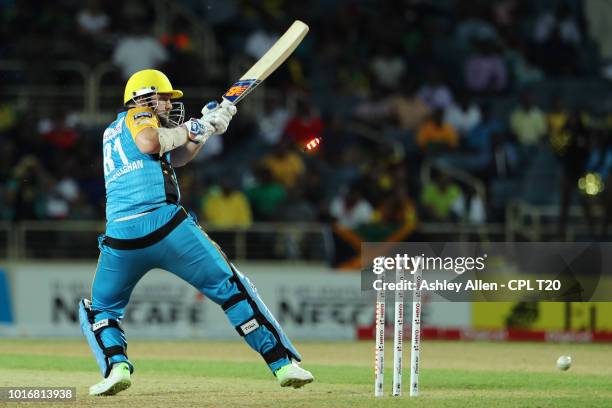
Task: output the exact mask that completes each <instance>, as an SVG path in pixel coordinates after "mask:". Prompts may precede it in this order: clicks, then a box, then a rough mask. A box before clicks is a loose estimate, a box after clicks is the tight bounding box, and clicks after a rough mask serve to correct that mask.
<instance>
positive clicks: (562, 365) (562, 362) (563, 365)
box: [557, 356, 572, 371]
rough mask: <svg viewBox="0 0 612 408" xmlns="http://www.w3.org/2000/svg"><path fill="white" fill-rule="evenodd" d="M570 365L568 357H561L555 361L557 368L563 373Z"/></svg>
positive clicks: (570, 359) (570, 360)
mask: <svg viewBox="0 0 612 408" xmlns="http://www.w3.org/2000/svg"><path fill="white" fill-rule="evenodd" d="M571 365H572V358H571V357H570V356H561V357H559V358H558V359H557V368H558V369H559V370H561V371H565V370H567V369H568V368H570V367H571Z"/></svg>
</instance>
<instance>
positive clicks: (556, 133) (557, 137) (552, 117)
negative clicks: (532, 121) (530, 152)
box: [546, 96, 569, 151]
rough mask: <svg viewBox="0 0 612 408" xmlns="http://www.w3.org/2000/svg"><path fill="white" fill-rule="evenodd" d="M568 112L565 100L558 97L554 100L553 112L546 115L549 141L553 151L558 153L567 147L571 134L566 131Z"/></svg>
mask: <svg viewBox="0 0 612 408" xmlns="http://www.w3.org/2000/svg"><path fill="white" fill-rule="evenodd" d="M567 120H568V112H567V109H566V107H565V105H564V104H563V99H561V97H559V96H557V97H555V98H554V99H553V102H552V108H551V111H550V112H549V113H548V114H547V115H546V123H547V124H548V140H549V142H550V145H551V147H552V148H553V150H555V151H558V150H559V149H562V148H564V147H565V146H566V145H567V142H568V140H565V139H567V138H568V137H569V133H568V132H567V131H566V124H567Z"/></svg>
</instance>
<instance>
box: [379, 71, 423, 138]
mask: <svg viewBox="0 0 612 408" xmlns="http://www.w3.org/2000/svg"><path fill="white" fill-rule="evenodd" d="M402 83H403V84H404V85H403V86H402V87H401V92H400V93H398V94H395V95H394V96H391V97H390V98H389V99H387V101H386V103H385V105H386V106H387V108H388V109H389V110H390V112H391V114H392V115H393V116H392V117H393V118H394V119H395V123H397V124H398V125H399V128H400V129H402V130H408V131H411V132H412V131H416V130H417V128H418V126H419V125H420V124H421V123H422V122H423V121H424V120H425V119H426V118H427V117H428V116H429V115H430V113H431V111H430V109H429V106H427V104H426V103H425V102H424V101H423V99H421V97H420V96H419V95H418V94H417V88H416V83H415V81H414V80H410V79H405V80H404V81H402Z"/></svg>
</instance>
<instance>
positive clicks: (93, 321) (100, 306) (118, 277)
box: [79, 244, 150, 395]
mask: <svg viewBox="0 0 612 408" xmlns="http://www.w3.org/2000/svg"><path fill="white" fill-rule="evenodd" d="M144 251H146V250H115V249H112V248H108V247H107V246H105V245H103V244H101V245H100V258H99V260H98V266H97V268H96V273H95V276H94V279H93V282H92V287H91V296H92V299H91V302H90V301H88V300H87V299H82V300H81V302H80V303H79V320H80V324H81V330H82V331H83V334H84V335H85V337H86V338H87V342H88V343H89V346H90V348H91V349H92V352H93V354H94V357H95V358H96V362H97V363H98V366H99V367H100V371H101V373H102V376H103V377H104V380H103V381H101V382H100V383H98V384H95V385H93V386H92V387H90V394H91V395H112V394H115V393H117V392H119V391H122V390H123V389H125V388H127V387H129V386H130V384H131V380H130V374H131V373H132V372H133V369H134V368H133V366H132V363H131V362H130V361H129V360H128V357H127V340H126V337H125V334H124V332H123V329H122V328H121V325H120V321H121V319H123V313H124V310H125V306H126V305H127V303H128V300H129V298H130V295H131V293H132V290H133V289H134V286H135V285H136V283H137V282H138V281H139V280H140V278H142V276H144V274H145V273H146V272H147V271H148V270H149V269H150V267H149V265H148V262H149V261H148V260H149V259H150V257H149V256H147V254H145V253H143V252H144Z"/></svg>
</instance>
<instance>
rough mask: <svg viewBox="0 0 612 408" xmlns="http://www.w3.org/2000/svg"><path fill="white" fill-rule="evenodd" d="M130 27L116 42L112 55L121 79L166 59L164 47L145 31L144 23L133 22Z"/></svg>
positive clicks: (158, 64) (161, 62)
mask: <svg viewBox="0 0 612 408" xmlns="http://www.w3.org/2000/svg"><path fill="white" fill-rule="evenodd" d="M131 27H132V28H131V33H130V34H128V35H126V36H124V37H122V38H120V39H119V41H118V42H117V46H116V47H115V50H114V52H113V57H112V60H113V63H114V64H115V65H116V66H117V67H119V69H120V71H121V75H122V77H123V79H128V78H129V77H130V76H131V75H132V74H133V73H134V72H136V71H140V70H142V69H148V68H159V67H160V65H162V64H163V63H165V62H166V61H167V60H168V53H167V51H166V49H165V48H164V47H163V46H162V45H161V44H160V43H159V41H158V40H157V39H156V38H155V37H153V36H152V35H151V34H150V33H149V32H148V31H147V27H148V25H147V24H146V23H144V22H135V23H134V24H133V25H132V26H131Z"/></svg>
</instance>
